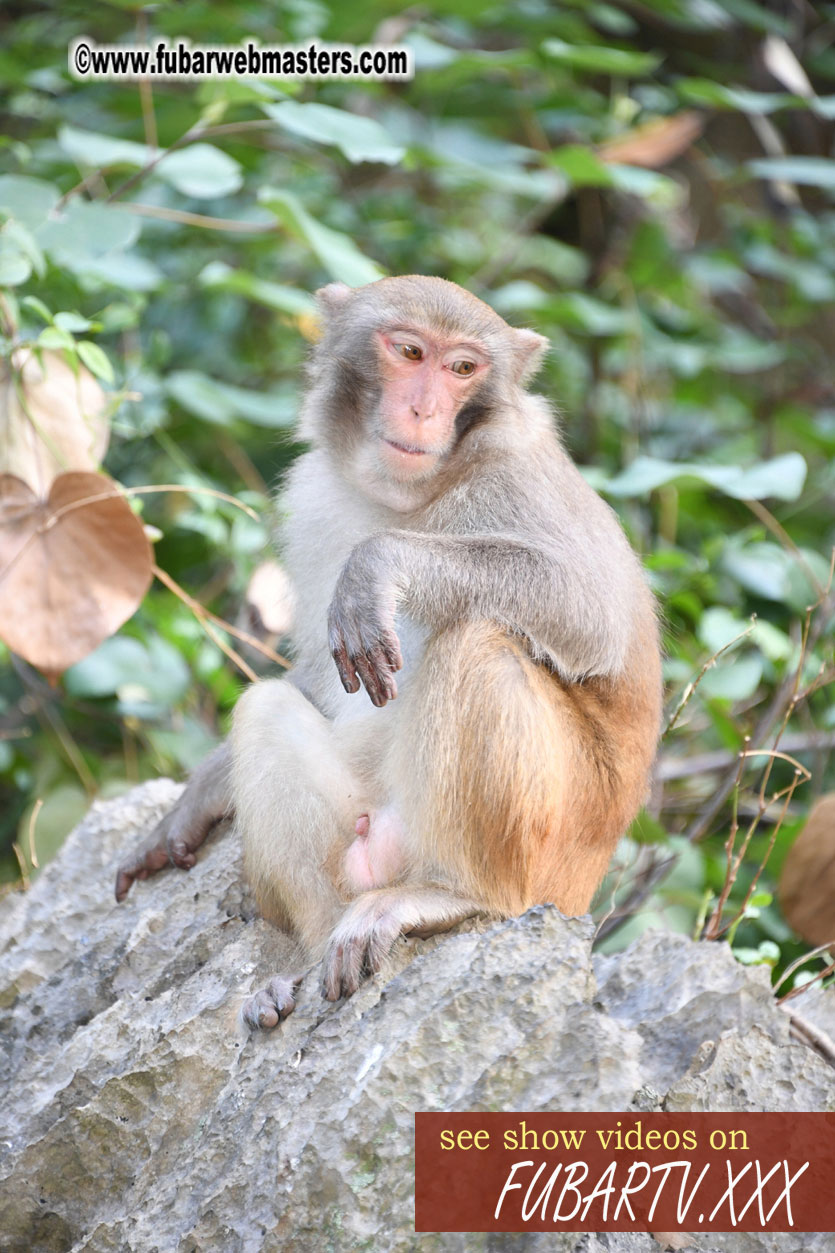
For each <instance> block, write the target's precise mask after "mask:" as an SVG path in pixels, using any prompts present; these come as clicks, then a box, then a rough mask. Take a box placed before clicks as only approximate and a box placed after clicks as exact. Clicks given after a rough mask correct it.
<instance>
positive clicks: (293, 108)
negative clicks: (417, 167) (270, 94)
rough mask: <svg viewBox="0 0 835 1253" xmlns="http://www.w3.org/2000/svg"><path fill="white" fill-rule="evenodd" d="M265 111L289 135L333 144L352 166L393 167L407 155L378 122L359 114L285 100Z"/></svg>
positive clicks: (266, 107)
mask: <svg viewBox="0 0 835 1253" xmlns="http://www.w3.org/2000/svg"><path fill="white" fill-rule="evenodd" d="M264 112H265V113H266V114H267V116H268V117H271V118H272V119H273V121H275V122H277V123H278V124H279V126H281V127H282V128H283V129H284V130H286V131H289V132H290V133H291V134H293V135H298V136H299V137H300V138H302V139H312V140H314V142H316V143H320V144H332V145H333V146H334V147H336V148H339V150H340V152H342V153H343V154H344V155H345V156H346V157H347V158H348V160H349V161H352V162H355V163H357V162H360V161H378V162H381V163H383V164H385V165H396V164H397V163H398V162H399V161H401V160H402V159H403V156H404V155H405V152H406V149H405V148H404V147H403V146H402V145H401V144H396V143H395V142H394V140H393V139H392V138H391V136H390V135H389V134H388V133H387V132H386V131H385V130H384V128H383V127H382V126H381V125H380V123H379V122H375V121H374V120H373V119H372V118H370V117H361V116H360V115H359V114H358V113H348V112H346V110H345V109H334V108H332V107H331V106H330V105H327V104H317V103H315V102H311V103H309V104H298V103H297V102H296V101H294V100H286V101H283V102H282V103H281V104H268V105H265V106H264Z"/></svg>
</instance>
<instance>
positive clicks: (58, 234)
mask: <svg viewBox="0 0 835 1253" xmlns="http://www.w3.org/2000/svg"><path fill="white" fill-rule="evenodd" d="M139 229H140V228H139V221H138V219H137V218H135V217H134V216H133V215H132V214H130V213H126V212H124V211H123V210H122V209H115V208H113V207H112V206H111V205H106V204H99V203H89V202H87V201H84V200H71V201H70V202H69V204H68V205H67V207H66V209H65V210H64V212H63V213H62V214H61V215H60V216H58V217H53V218H50V219H49V221H48V222H44V223H43V225H42V226H40V227H38V230H37V232H36V239H37V241H38V243H39V244H40V246H41V247H42V248H43V250H44V251H45V252H47V253H49V254H50V256H51V257H52V258H53V259H54V260H55V261H56V262H57V263H58V264H59V265H63V266H66V268H67V269H69V270H72V271H73V272H78V271H79V270H82V269H83V268H84V263H85V261H86V260H87V259H88V258H95V257H102V256H104V255H105V254H106V253H108V252H111V251H114V250H116V249H122V248H130V246H131V245H132V244H133V243H135V242H136V240H137V238H138V237H139Z"/></svg>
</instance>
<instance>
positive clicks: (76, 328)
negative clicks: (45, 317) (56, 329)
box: [55, 310, 93, 335]
mask: <svg viewBox="0 0 835 1253" xmlns="http://www.w3.org/2000/svg"><path fill="white" fill-rule="evenodd" d="M55 325H56V326H60V328H61V330H62V331H69V332H70V334H71V335H80V334H81V333H82V332H83V331H89V330H90V328H91V326H92V325H93V323H92V322H91V321H90V319H89V318H82V316H81V314H80V313H71V312H69V311H68V310H62V311H61V312H60V313H56V314H55Z"/></svg>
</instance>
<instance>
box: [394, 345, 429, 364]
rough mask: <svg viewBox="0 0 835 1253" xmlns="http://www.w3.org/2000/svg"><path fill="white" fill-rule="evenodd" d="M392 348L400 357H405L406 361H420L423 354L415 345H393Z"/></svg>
mask: <svg viewBox="0 0 835 1253" xmlns="http://www.w3.org/2000/svg"><path fill="white" fill-rule="evenodd" d="M394 346H395V348H396V349H397V351H398V352H399V353H400V355H401V357H405V358H406V360H407V361H420V360H421V358H422V357H423V352H422V351H421V349H420V348H418V346H417V344H395V345H394Z"/></svg>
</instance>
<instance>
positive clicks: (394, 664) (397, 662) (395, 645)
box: [380, 631, 403, 670]
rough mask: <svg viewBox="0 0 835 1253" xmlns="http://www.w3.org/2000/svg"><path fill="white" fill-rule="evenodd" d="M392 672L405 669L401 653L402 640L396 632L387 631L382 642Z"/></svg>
mask: <svg viewBox="0 0 835 1253" xmlns="http://www.w3.org/2000/svg"><path fill="white" fill-rule="evenodd" d="M380 642H381V644H382V647H383V652H384V653H385V655H386V659H387V660H388V663H389V665H390V666H391V668H392V670H402V669H403V653H402V652H401V651H400V640H399V639H398V638H397V636H396V635H395V633H394V631H386V632H385V634H384V635H383V638H382V640H381V641H380Z"/></svg>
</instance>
